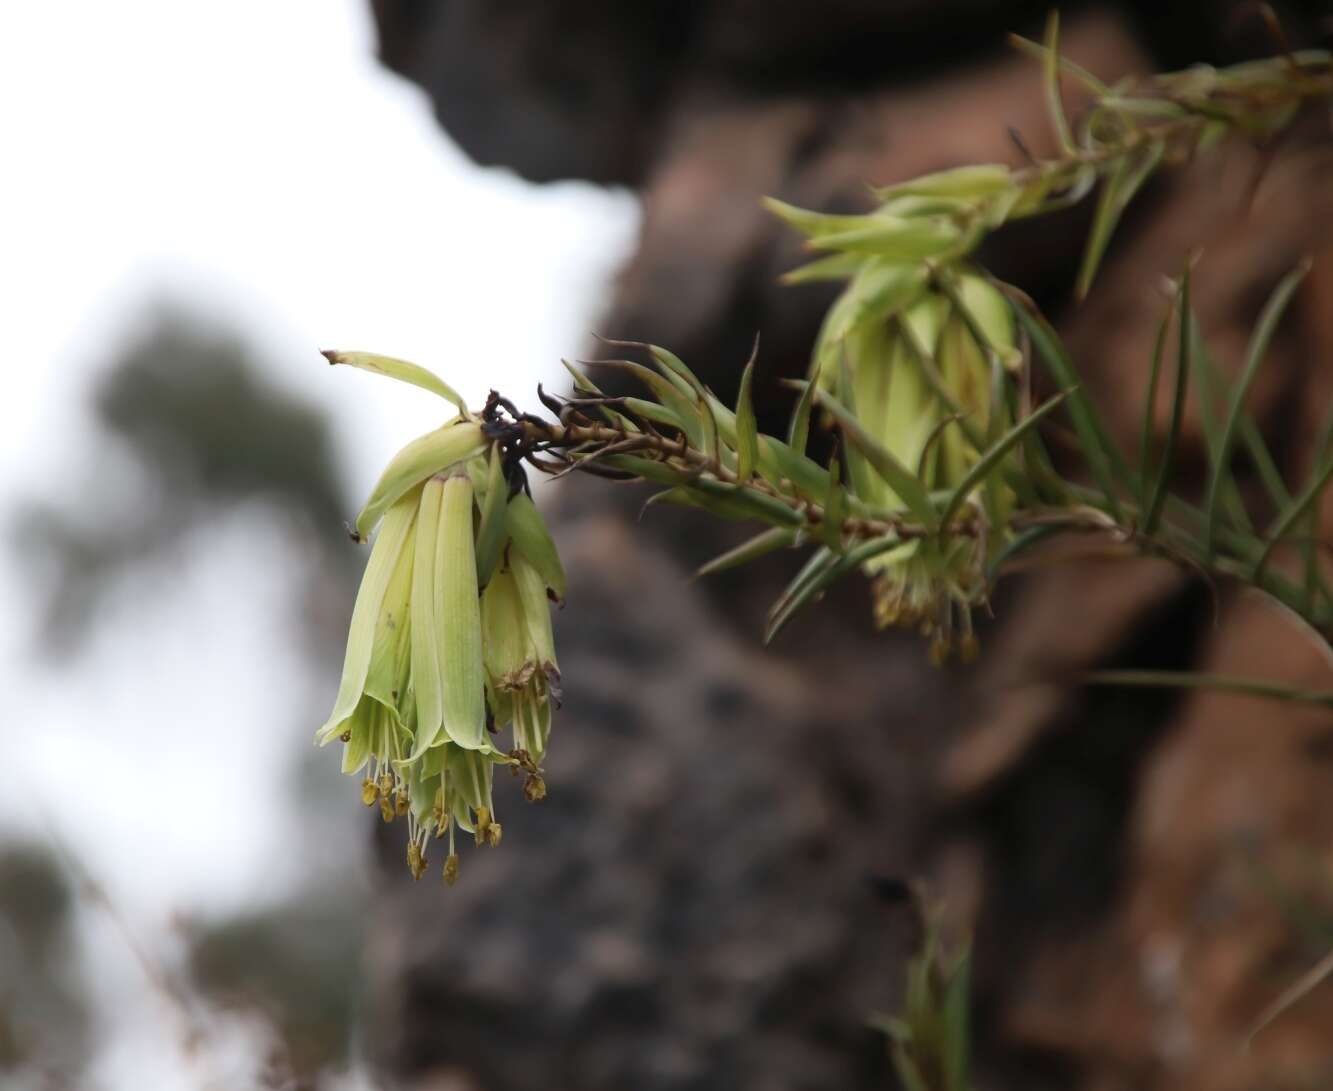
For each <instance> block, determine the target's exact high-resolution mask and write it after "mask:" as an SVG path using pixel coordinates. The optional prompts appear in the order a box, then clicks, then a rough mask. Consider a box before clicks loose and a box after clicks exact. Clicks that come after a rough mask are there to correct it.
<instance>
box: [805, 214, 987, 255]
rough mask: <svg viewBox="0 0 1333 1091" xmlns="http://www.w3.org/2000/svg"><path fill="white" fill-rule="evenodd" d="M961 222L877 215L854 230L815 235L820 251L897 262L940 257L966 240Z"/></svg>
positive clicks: (813, 245)
mask: <svg viewBox="0 0 1333 1091" xmlns="http://www.w3.org/2000/svg"><path fill="white" fill-rule="evenodd" d="M963 238H964V237H963V234H962V232H961V231H960V230H959V228H958V225H957V224H956V223H954V222H953V221H952V220H951V219H945V218H944V217H934V216H932V217H929V218H927V217H911V218H908V217H904V216H883V215H873V216H867V217H865V222H863V223H862V224H860V225H859V226H858V227H856V228H853V229H852V230H850V231H837V232H833V233H832V234H828V235H818V236H816V237H815V238H812V239H811V240H810V242H809V244H808V245H809V246H811V247H814V248H815V249H818V250H849V251H853V252H855V253H861V254H874V255H876V256H877V257H882V258H885V259H887V260H889V261H895V262H916V261H922V260H924V259H926V258H939V257H941V256H942V255H944V254H947V253H948V252H949V251H951V250H953V249H955V248H956V247H958V245H959V244H960V243H961V242H963Z"/></svg>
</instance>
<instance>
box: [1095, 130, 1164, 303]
mask: <svg viewBox="0 0 1333 1091" xmlns="http://www.w3.org/2000/svg"><path fill="white" fill-rule="evenodd" d="M1165 151H1166V146H1165V145H1164V144H1162V143H1161V142H1160V141H1153V142H1151V143H1149V144H1148V145H1146V146H1145V147H1142V148H1139V149H1136V150H1135V151H1131V152H1126V153H1125V154H1124V155H1123V156H1121V158H1120V159H1119V160H1118V161H1117V162H1116V165H1115V167H1114V169H1113V170H1112V171H1111V174H1110V177H1108V178H1107V179H1106V181H1105V182H1103V183H1102V192H1101V195H1100V196H1099V197H1098V199H1097V210H1096V212H1095V213H1094V214H1093V218H1092V231H1091V232H1090V233H1089V235H1088V243H1087V247H1086V248H1085V249H1084V251H1083V263H1082V265H1081V266H1080V267H1079V271H1078V281H1077V286H1076V294H1077V296H1078V298H1079V299H1085V298H1087V295H1088V289H1089V288H1090V287H1091V286H1092V280H1093V277H1095V276H1096V275H1097V268H1098V266H1099V265H1101V261H1102V257H1103V255H1104V254H1105V253H1106V247H1107V245H1108V244H1109V243H1110V241H1111V235H1112V233H1113V232H1114V231H1115V226H1116V224H1117V223H1119V222H1120V217H1121V216H1122V215H1123V214H1124V211H1125V209H1126V207H1128V205H1129V202H1130V201H1132V200H1133V199H1134V195H1135V194H1136V193H1137V192H1138V191H1139V190H1140V189H1141V188H1142V186H1143V183H1144V182H1146V181H1147V180H1148V178H1149V177H1150V176H1151V175H1152V172H1153V171H1154V170H1156V169H1157V166H1158V164H1160V163H1161V161H1162V155H1163V154H1164V152H1165Z"/></svg>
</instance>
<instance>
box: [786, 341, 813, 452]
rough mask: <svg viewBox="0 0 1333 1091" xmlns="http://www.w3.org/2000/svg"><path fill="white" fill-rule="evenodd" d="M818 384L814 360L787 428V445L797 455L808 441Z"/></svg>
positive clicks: (803, 449) (802, 450) (803, 450)
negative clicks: (812, 407)
mask: <svg viewBox="0 0 1333 1091" xmlns="http://www.w3.org/2000/svg"><path fill="white" fill-rule="evenodd" d="M818 385H819V364H818V362H817V361H816V363H815V366H814V368H813V370H812V373H811V375H810V381H809V382H808V383H807V384H806V385H805V387H804V388H803V389H802V390H801V396H800V398H799V399H798V400H797V402H796V409H795V410H794V411H793V412H792V415H791V424H790V426H789V427H788V429H787V445H788V446H789V447H790V448H791V449H792V451H794V452H795V453H796V454H798V455H804V454H805V449H806V446H807V445H808V444H809V442H810V408H811V406H813V405H814V403H815V388H816V387H817V386H818Z"/></svg>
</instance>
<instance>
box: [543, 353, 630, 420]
mask: <svg viewBox="0 0 1333 1091" xmlns="http://www.w3.org/2000/svg"><path fill="white" fill-rule="evenodd" d="M560 362H561V363H562V364H564V365H565V370H566V371H568V372H569V374H570V377H571V378H572V379H573V380H574V389H575V390H577V391H579V392H580V393H581V394H592V395H595V396H597V397H599V398H604V397H605V396H606V395H605V394H603V393H602V390H601V388H600V387H599V386H598V385H597V384H596V383H594V382H593V381H592V380H591V379H590V378H588V376H587V374H586V373H585V372H583V371H581V370H580V369H579V368H577V367H575V366H574V365H573V364H571V363H570V362H569V361H568V360H561V361H560ZM596 412H597V413H599V414H600V415H601V416H602V418H603V419H604V420H608V421H610V422H611V423H612V424H614V425H615V426H616V427H618V428H622V429H624V430H625V431H626V432H637V431H638V430H639V427H638V425H636V424H635V423H634V422H633V421H632V420H630V419H629V418H628V417H627V416H625V415H624V414H623V413H617V412H616V411H615V410H614V409H609V408H607V407H606V406H604V405H599V406H597V408H596Z"/></svg>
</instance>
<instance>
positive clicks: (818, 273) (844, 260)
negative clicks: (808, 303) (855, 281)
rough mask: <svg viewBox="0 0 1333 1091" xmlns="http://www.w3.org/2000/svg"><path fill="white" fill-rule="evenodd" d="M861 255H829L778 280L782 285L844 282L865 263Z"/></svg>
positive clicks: (797, 268)
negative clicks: (828, 281)
mask: <svg viewBox="0 0 1333 1091" xmlns="http://www.w3.org/2000/svg"><path fill="white" fill-rule="evenodd" d="M865 260H866V259H865V256H864V255H862V254H829V255H828V256H827V257H823V258H818V259H816V260H815V261H811V262H807V263H806V264H804V265H800V266H797V267H796V268H795V269H792V270H790V271H789V272H786V273H783V274H782V276H780V277H779V278H778V281H779V282H780V283H782V284H787V285H792V284H812V283H815V282H817V281H821V280H846V279H848V278H849V277H851V276H854V275H855V273H856V271H857V270H858V269H860V268H861V265H862V263H863V262H864V261H865Z"/></svg>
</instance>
